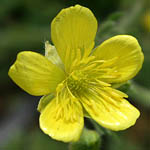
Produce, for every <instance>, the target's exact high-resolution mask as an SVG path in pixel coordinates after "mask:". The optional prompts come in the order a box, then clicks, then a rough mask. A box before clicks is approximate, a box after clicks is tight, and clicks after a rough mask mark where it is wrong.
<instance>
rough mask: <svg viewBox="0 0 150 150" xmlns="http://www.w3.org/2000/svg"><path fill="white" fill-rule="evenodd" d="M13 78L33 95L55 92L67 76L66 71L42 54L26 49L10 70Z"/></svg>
mask: <svg viewBox="0 0 150 150" xmlns="http://www.w3.org/2000/svg"><path fill="white" fill-rule="evenodd" d="M9 76H10V77H11V79H12V80H13V81H14V82H15V83H16V84H17V85H18V86H20V87H21V88H22V89H23V90H25V91H26V92H28V93H29V94H31V95H45V94H49V93H51V92H54V91H55V89H56V87H57V84H58V83H60V82H61V81H62V80H64V78H65V74H64V72H63V71H62V70H61V69H60V68H58V67H57V66H56V65H54V64H52V63H51V62H50V61H49V60H48V59H46V58H45V57H44V56H42V55H41V54H38V53H35V52H31V51H24V52H20V53H19V54H18V56H17V60H16V62H15V63H14V64H13V65H12V66H11V68H10V70H9Z"/></svg>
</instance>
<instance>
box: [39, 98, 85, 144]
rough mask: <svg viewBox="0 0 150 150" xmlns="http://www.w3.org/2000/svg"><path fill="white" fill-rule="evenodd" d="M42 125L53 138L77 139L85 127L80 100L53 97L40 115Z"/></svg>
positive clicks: (63, 139)
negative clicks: (63, 99) (62, 99)
mask: <svg viewBox="0 0 150 150" xmlns="http://www.w3.org/2000/svg"><path fill="white" fill-rule="evenodd" d="M40 127H41V129H42V130H43V132H44V133H46V134H48V135H49V136H51V137H52V138H53V139H56V140H59V141H63V142H70V141H77V140H78V139H79V138H80V134H81V131H82V128H83V112H82V107H81V104H80V103H79V102H78V101H71V100H70V99H67V98H66V99H65V101H61V100H60V102H59V103H58V101H57V100H56V99H53V100H52V101H51V102H50V103H49V104H48V105H47V106H46V108H45V109H44V110H43V111H42V113H41V115H40Z"/></svg>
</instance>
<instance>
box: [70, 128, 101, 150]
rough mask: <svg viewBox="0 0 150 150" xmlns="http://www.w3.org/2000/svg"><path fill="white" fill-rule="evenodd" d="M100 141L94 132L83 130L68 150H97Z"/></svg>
mask: <svg viewBox="0 0 150 150" xmlns="http://www.w3.org/2000/svg"><path fill="white" fill-rule="evenodd" d="M100 144H101V139H100V136H99V134H98V133H97V132H96V131H94V130H89V129H85V128H84V130H83V132H82V135H81V137H80V139H79V141H77V142H73V143H70V145H69V150H99V148H100Z"/></svg>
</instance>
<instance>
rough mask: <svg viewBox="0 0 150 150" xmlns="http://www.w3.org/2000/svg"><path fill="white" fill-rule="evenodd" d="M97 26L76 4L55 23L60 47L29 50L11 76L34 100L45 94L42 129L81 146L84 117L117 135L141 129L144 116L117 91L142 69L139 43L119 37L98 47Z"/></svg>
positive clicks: (20, 56) (54, 36)
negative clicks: (136, 126)
mask: <svg viewBox="0 0 150 150" xmlns="http://www.w3.org/2000/svg"><path fill="white" fill-rule="evenodd" d="M96 31H97V21H96V18H95V17H94V15H93V13H92V12H91V11H90V10H89V9H88V8H85V7H82V6H80V5H76V6H74V7H69V8H66V9H63V10H62V11H61V12H60V13H59V14H58V15H57V16H56V18H54V20H53V21H52V24H51V38H52V41H53V44H54V45H55V46H52V45H50V44H49V43H48V42H46V54H45V56H46V57H44V56H42V55H41V54H38V53H35V52H31V51H24V52H20V53H19V54H18V56H17V60H16V62H15V63H14V64H13V65H12V66H11V68H10V70H9V76H10V77H11V78H12V80H13V81H14V82H15V83H16V84H17V85H19V86H20V87H21V88H22V89H24V90H25V91H26V92H28V93H29V94H31V95H35V96H41V95H44V96H43V97H42V98H41V100H40V103H39V106H38V110H39V111H40V112H41V115H40V127H41V129H42V130H43V131H44V132H45V133H46V134H48V135H50V136H51V137H52V138H54V139H57V140H61V141H65V142H68V141H76V140H78V138H79V137H80V134H81V131H82V129H83V125H84V120H83V117H84V116H88V117H91V118H93V119H94V120H95V121H97V122H98V123H99V124H100V125H101V126H103V127H105V128H108V129H111V130H115V131H118V130H124V129H126V128H128V127H130V126H132V125H134V124H135V121H136V119H137V118H138V117H139V115H140V113H139V111H138V110H137V109H136V108H135V107H134V106H132V105H131V104H130V103H129V102H128V101H127V100H126V99H125V98H127V97H128V96H127V95H126V94H125V93H123V92H121V91H118V90H117V89H114V88H113V87H114V85H115V84H120V83H124V82H126V81H127V80H130V79H131V78H133V77H134V76H135V75H136V74H137V73H138V71H139V70H140V69H141V66H142V63H143V58H144V57H143V53H142V51H141V47H140V46H139V44H138V41H137V40H136V39H135V38H134V37H132V36H129V35H118V36H115V37H112V38H110V39H108V40H106V41H104V42H103V43H102V44H101V45H99V46H98V47H96V48H94V39H95V35H96Z"/></svg>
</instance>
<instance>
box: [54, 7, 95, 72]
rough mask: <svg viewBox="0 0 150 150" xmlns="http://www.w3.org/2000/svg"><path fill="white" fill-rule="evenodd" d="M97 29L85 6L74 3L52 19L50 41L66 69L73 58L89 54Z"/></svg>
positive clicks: (93, 18)
mask: <svg viewBox="0 0 150 150" xmlns="http://www.w3.org/2000/svg"><path fill="white" fill-rule="evenodd" d="M96 31H97V21H96V18H95V17H94V15H93V13H92V12H91V11H90V10H89V9H88V8H86V7H82V6H80V5H76V6H73V7H69V8H66V9H63V10H62V11H61V12H60V13H59V14H58V15H57V16H56V17H55V18H54V20H53V21H52V24H51V37H52V41H53V43H54V45H55V47H56V49H57V51H58V54H59V55H60V57H61V59H62V61H63V62H64V64H65V66H66V69H68V68H69V66H70V65H71V63H72V62H73V60H75V59H80V57H81V56H83V54H85V55H89V53H90V52H91V50H92V48H93V46H94V39H95V35H96Z"/></svg>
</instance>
